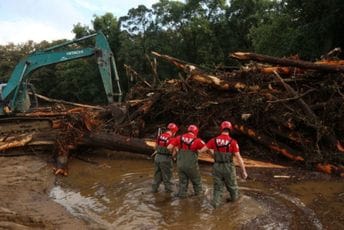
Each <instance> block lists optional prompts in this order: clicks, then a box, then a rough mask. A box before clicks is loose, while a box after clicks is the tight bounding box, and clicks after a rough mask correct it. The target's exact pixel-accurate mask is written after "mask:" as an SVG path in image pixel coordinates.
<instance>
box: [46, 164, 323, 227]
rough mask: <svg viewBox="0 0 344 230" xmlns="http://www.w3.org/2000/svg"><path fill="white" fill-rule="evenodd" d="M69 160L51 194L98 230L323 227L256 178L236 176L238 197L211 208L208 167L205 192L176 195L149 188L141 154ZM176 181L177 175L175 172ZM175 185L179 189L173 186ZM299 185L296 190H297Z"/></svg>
mask: <svg viewBox="0 0 344 230" xmlns="http://www.w3.org/2000/svg"><path fill="white" fill-rule="evenodd" d="M95 160H96V161H98V164H88V163H86V162H83V161H78V160H73V161H71V164H70V167H71V168H72V169H73V172H72V173H71V174H70V176H68V177H67V178H63V179H58V181H57V183H56V186H55V187H54V188H53V189H52V190H51V193H50V196H51V197H52V198H53V199H54V200H55V201H56V202H58V203H60V204H61V205H63V206H64V207H66V209H67V210H68V211H70V212H71V213H72V214H73V215H75V216H77V217H79V218H81V219H83V220H85V221H86V222H88V223H90V226H92V227H94V228H96V229H99V228H103V229H323V226H322V223H321V221H320V220H319V219H318V218H317V215H316V214H315V212H314V211H313V210H312V209H311V208H309V207H307V206H306V205H305V204H304V203H303V202H302V201H301V200H300V199H298V198H296V197H293V196H291V195H289V194H286V193H282V192H280V191H277V190H275V189H273V188H272V187H269V186H268V185H266V184H263V183H261V182H257V181H240V180H239V185H240V191H241V197H240V199H239V200H238V201H237V202H234V203H227V202H226V198H227V196H228V195H227V193H224V196H223V205H222V206H221V207H219V208H218V209H213V208H212V207H211V205H210V199H211V197H212V178H211V167H210V166H207V165H202V166H201V171H202V180H203V181H202V182H203V188H204V195H203V196H199V197H195V196H192V195H191V192H192V186H191V185H190V188H189V192H190V196H189V197H188V198H187V199H178V198H176V197H174V196H173V194H168V193H165V192H164V191H163V186H162V185H161V186H160V192H159V193H156V194H153V193H151V192H150V189H151V182H152V178H153V163H152V161H150V160H145V159H129V158H128V159H101V158H97V159H95ZM174 178H175V180H174V183H175V184H177V179H176V178H177V174H176V172H174ZM175 190H177V189H176V188H175ZM296 190H297V189H296Z"/></svg>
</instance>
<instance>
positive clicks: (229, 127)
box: [221, 121, 233, 131]
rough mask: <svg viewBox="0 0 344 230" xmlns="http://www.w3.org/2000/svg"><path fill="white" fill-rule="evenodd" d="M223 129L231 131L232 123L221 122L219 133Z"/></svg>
mask: <svg viewBox="0 0 344 230" xmlns="http://www.w3.org/2000/svg"><path fill="white" fill-rule="evenodd" d="M224 129H229V130H232V129H233V126H232V123H230V122H229V121H223V122H222V123H221V131H223V130H224Z"/></svg>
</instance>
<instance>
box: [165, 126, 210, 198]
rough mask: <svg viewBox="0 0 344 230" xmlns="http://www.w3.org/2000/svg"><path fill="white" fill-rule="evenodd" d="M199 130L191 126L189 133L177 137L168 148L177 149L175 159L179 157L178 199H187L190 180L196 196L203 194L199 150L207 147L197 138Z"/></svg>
mask: <svg viewBox="0 0 344 230" xmlns="http://www.w3.org/2000/svg"><path fill="white" fill-rule="evenodd" d="M197 134H198V128H197V126H196V125H190V126H189V127H188V129H187V133H184V134H183V135H180V136H177V137H176V138H174V139H173V140H172V141H171V144H169V145H168V146H167V148H168V149H169V150H173V149H174V148H177V149H178V151H175V152H174V154H173V157H175V155H177V170H178V175H179V190H178V193H177V196H178V197H181V198H185V197H186V195H187V189H188V185H189V180H191V183H192V185H193V189H194V195H199V194H200V193H201V192H202V182H201V174H200V171H199V166H198V150H200V149H202V148H203V147H205V143H204V142H203V141H202V140H201V139H200V138H197Z"/></svg>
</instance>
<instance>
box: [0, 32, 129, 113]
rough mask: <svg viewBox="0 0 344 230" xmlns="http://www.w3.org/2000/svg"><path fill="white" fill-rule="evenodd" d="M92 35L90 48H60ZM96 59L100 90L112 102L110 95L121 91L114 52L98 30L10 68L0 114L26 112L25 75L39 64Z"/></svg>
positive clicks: (118, 93) (39, 65) (26, 81)
mask: <svg viewBox="0 0 344 230" xmlns="http://www.w3.org/2000/svg"><path fill="white" fill-rule="evenodd" d="M92 37H95V40H96V42H95V47H94V48H80V49H72V50H68V49H67V50H61V49H62V48H66V47H68V46H69V45H71V44H73V43H78V42H80V41H82V40H85V39H90V38H92ZM93 55H95V57H96V58H97V63H98V67H99V72H100V75H101V77H102V81H103V85H104V89H105V92H106V95H107V99H108V102H109V103H112V102H113V96H118V100H119V101H120V100H121V97H122V90H121V85H120V82H119V77H118V73H117V67H116V64H115V59H114V55H113V53H112V51H111V49H110V46H109V43H108V42H107V39H106V37H105V35H104V34H103V33H102V32H97V33H96V34H92V35H89V36H86V37H83V38H79V39H75V40H72V41H68V42H65V43H63V44H60V45H57V46H53V47H50V48H48V49H45V50H43V51H36V52H33V53H31V54H30V55H29V56H27V57H26V58H24V59H22V60H21V61H20V62H19V63H18V64H17V65H16V67H15V69H14V70H13V72H12V74H11V76H10V79H9V81H8V82H7V84H6V85H5V87H3V89H2V92H1V95H0V99H1V100H0V115H4V114H6V113H8V112H26V111H27V110H28V109H29V107H30V105H31V103H30V99H29V96H28V90H27V88H28V78H29V76H30V74H31V73H32V72H33V71H35V70H37V69H39V68H41V67H43V66H48V65H52V64H57V63H62V62H67V61H72V60H75V59H79V58H84V57H89V56H93ZM113 75H114V79H115V81H116V89H117V92H116V94H114V92H113V84H112V76H113Z"/></svg>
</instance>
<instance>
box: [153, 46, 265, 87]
mask: <svg viewBox="0 0 344 230" xmlns="http://www.w3.org/2000/svg"><path fill="white" fill-rule="evenodd" d="M152 54H153V55H155V56H157V57H160V58H162V59H164V60H165V61H168V62H169V63H172V64H174V65H175V66H177V67H178V68H179V69H181V70H183V71H184V72H185V73H187V74H189V75H190V76H189V79H190V80H194V81H198V82H200V83H203V84H208V85H211V86H213V87H214V88H216V89H219V90H229V89H234V90H239V91H240V90H245V89H249V90H253V91H256V90H258V89H259V87H258V86H247V85H246V84H245V83H243V82H239V81H233V82H231V81H225V80H222V79H220V78H218V77H216V76H213V75H210V74H207V73H205V72H204V71H203V70H201V69H200V68H198V67H197V66H195V65H192V64H188V63H187V62H185V61H182V60H180V59H177V58H174V57H171V56H169V55H163V54H159V53H157V52H152Z"/></svg>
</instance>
